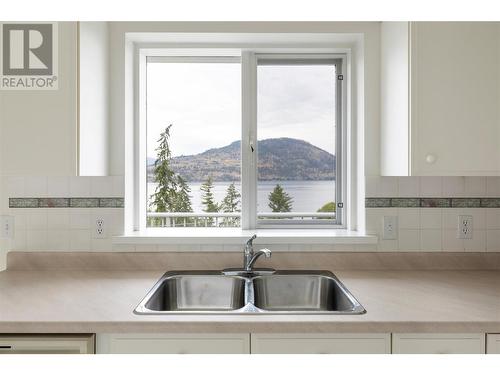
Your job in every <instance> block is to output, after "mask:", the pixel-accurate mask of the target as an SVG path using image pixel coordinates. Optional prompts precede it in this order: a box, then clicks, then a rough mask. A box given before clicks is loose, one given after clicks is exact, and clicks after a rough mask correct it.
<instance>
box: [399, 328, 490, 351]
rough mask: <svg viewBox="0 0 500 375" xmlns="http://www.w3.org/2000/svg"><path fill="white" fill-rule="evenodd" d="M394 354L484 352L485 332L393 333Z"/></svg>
mask: <svg viewBox="0 0 500 375" xmlns="http://www.w3.org/2000/svg"><path fill="white" fill-rule="evenodd" d="M392 352H393V353H394V354H484V353H485V335H484V334H438V333H436V334H423V333H422V334H396V333H395V334H393V335H392Z"/></svg>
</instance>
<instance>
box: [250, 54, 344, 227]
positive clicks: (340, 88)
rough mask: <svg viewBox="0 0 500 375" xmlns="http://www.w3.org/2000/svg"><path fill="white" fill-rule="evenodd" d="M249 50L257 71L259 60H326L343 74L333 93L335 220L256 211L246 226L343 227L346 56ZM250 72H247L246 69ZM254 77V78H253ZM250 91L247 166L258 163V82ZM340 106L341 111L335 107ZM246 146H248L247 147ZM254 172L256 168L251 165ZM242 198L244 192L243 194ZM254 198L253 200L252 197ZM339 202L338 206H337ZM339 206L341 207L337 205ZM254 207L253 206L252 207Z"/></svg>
mask: <svg viewBox="0 0 500 375" xmlns="http://www.w3.org/2000/svg"><path fill="white" fill-rule="evenodd" d="M249 53H250V57H249V58H250V59H252V60H253V61H252V62H251V65H250V67H249V68H250V69H252V70H253V71H255V72H257V66H258V65H259V60H267V61H274V62H278V61H279V62H280V63H287V62H289V63H291V62H292V61H295V62H296V61H297V60H300V61H303V62H307V63H310V64H314V63H317V64H321V62H320V61H322V62H325V61H328V62H329V63H332V64H335V65H336V70H335V74H336V75H337V77H336V78H337V79H338V77H339V76H342V79H340V80H339V79H338V80H337V85H336V90H337V91H336V93H335V100H336V105H335V107H336V111H335V116H336V119H335V126H336V129H335V142H336V145H335V158H336V169H335V172H336V174H335V205H336V211H335V220H307V221H304V220H300V219H285V220H275V219H272V220H263V219H259V218H258V212H256V213H255V215H253V216H252V217H250V218H248V220H249V223H250V225H251V226H250V227H249V229H253V228H257V229H260V228H283V229H285V228H292V227H293V228H335V229H344V228H345V227H346V225H345V222H344V221H343V212H344V211H345V205H344V202H343V200H342V197H343V195H344V194H343V192H345V190H346V189H347V186H346V184H345V181H346V178H345V176H344V171H345V167H344V165H343V161H344V159H346V158H345V157H344V156H343V152H344V151H343V150H344V149H345V143H346V139H345V134H346V124H345V118H346V102H347V101H346V97H345V95H346V89H345V82H346V80H345V78H346V77H345V73H344V70H343V66H345V65H346V60H347V55H346V54H338V53H337V54H334V53H315V52H314V50H313V51H308V52H304V53H272V52H271V53H253V52H249ZM249 73H250V72H249ZM255 79H257V77H255ZM242 90H243V92H244V91H245V89H244V88H242ZM249 91H250V93H249V96H250V98H249V103H247V105H248V108H249V110H250V111H252V113H251V116H249V118H250V119H251V120H252V121H249V127H250V129H248V134H244V135H243V136H244V137H245V136H247V137H248V139H250V142H251V144H252V145H255V147H254V149H255V152H253V153H251V152H250V153H249V158H251V161H250V165H252V166H253V165H255V164H257V157H258V142H257V140H256V139H257V138H256V137H257V126H258V124H257V120H256V118H257V105H258V103H257V84H256V83H255V85H254V86H252V87H250V90H249ZM338 109H340V110H338ZM247 149H248V148H247ZM254 169H255V171H256V170H257V169H256V168H254ZM257 182H258V181H257V176H255V177H254V179H253V180H250V181H249V183H248V185H249V186H250V187H251V189H250V190H251V191H250V194H249V199H250V200H249V202H248V204H249V206H250V207H252V208H253V207H255V208H256V207H257ZM242 197H243V194H242ZM252 199H254V200H252ZM339 203H340V205H339ZM339 206H340V207H339ZM255 210H256V209H255Z"/></svg>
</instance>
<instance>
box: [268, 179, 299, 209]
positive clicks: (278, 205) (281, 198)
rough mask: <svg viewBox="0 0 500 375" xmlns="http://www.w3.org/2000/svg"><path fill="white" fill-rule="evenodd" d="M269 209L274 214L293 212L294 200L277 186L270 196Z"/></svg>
mask: <svg viewBox="0 0 500 375" xmlns="http://www.w3.org/2000/svg"><path fill="white" fill-rule="evenodd" d="M268 199H269V208H270V209H271V210H272V212H290V211H291V210H292V203H293V200H292V198H291V197H290V196H289V195H288V194H287V193H286V192H285V190H283V188H282V187H281V185H280V184H278V185H276V187H275V188H274V190H273V191H272V192H271V193H270V194H269V196H268Z"/></svg>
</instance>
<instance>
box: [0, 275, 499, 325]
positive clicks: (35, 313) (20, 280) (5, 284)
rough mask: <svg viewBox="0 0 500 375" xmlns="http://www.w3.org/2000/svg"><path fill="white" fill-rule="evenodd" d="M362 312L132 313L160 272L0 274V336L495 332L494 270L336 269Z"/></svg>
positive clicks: (496, 281) (496, 296)
mask: <svg viewBox="0 0 500 375" xmlns="http://www.w3.org/2000/svg"><path fill="white" fill-rule="evenodd" d="M335 273H336V275H337V276H338V277H339V278H340V280H341V281H342V282H343V283H344V284H345V285H346V286H347V288H348V289H349V290H350V291H351V292H352V293H353V294H354V296H355V297H356V298H357V299H358V300H359V301H360V302H361V304H362V305H363V306H364V307H365V308H366V310H367V313H366V314H364V315H340V316H339V315H336V316H335V315H262V316H255V315H252V316H248V315H247V316H242V315H201V316H200V315H169V316H160V315H153V316H144V315H142V316H140V315H135V314H134V313H133V310H134V308H135V307H136V305H137V304H138V303H139V302H140V301H141V299H142V298H143V297H144V295H145V294H146V292H147V291H148V290H149V289H150V288H151V287H152V286H153V284H154V283H155V282H156V281H157V280H158V278H159V277H160V276H161V275H162V274H163V272H162V271H127V270H121V271H119V270H106V271H91V270H66V271H57V270H45V271H36V270H8V271H4V272H0V333H42V332H54V333H76V332H79V333H83V332H97V333H101V332H108V333H112V332H115V333H119V332H128V333H149V332H165V333H167V332H171V333H203V332H206V333H215V332H219V333H222V332H276V333H279V332H296V333H299V332H308V333H312V332H353V333H354V332H443V333H444V332H460V333H468V332H471V333H472V332H475V333H480V332H490V333H491V332H500V271H492V270H490V271H465V270H461V271H436V270H433V271H408V270H406V271H387V270H386V271H337V272H335Z"/></svg>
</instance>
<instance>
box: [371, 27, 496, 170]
mask: <svg viewBox="0 0 500 375" xmlns="http://www.w3.org/2000/svg"><path fill="white" fill-rule="evenodd" d="M499 25H500V24H499V23H497V22H411V23H398V22H396V23H394V22H387V23H383V24H382V28H381V30H382V32H381V46H382V47H381V137H380V139H381V174H382V175H388V176H391V175H392V176H407V175H411V176H489V175H496V176H497V175H500V111H499V109H498V108H499V103H500V26H499Z"/></svg>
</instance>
